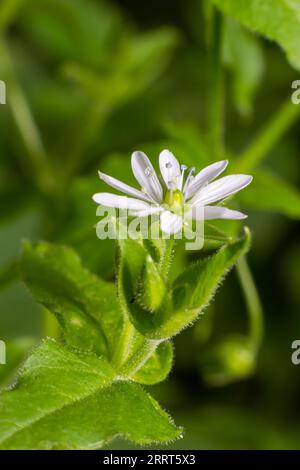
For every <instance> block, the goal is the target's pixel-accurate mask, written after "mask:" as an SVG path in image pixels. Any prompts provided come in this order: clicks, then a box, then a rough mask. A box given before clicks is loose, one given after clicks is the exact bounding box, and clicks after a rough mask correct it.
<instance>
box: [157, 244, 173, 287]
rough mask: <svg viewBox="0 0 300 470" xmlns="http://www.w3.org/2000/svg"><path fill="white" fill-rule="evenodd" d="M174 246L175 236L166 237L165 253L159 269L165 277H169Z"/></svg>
mask: <svg viewBox="0 0 300 470" xmlns="http://www.w3.org/2000/svg"><path fill="white" fill-rule="evenodd" d="M173 248H174V238H169V239H165V249H164V254H163V255H162V258H161V261H160V265H159V271H160V274H161V277H162V278H163V279H165V280H166V279H167V278H168V274H169V270H170V266H171V262H172V256H173Z"/></svg>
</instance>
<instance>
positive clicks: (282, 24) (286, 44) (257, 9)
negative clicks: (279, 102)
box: [211, 0, 300, 70]
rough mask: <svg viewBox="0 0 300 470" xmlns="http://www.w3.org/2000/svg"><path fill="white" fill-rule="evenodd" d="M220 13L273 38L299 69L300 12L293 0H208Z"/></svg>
mask: <svg viewBox="0 0 300 470" xmlns="http://www.w3.org/2000/svg"><path fill="white" fill-rule="evenodd" d="M211 1H212V2H213V3H214V5H216V6H217V7H218V8H219V9H220V10H221V11H222V12H223V13H225V14H227V15H230V16H232V17H233V18H235V19H236V20H238V21H240V22H241V23H242V25H244V26H246V27H247V28H249V29H251V30H252V31H254V32H256V33H260V34H262V35H263V36H265V37H266V38H268V39H271V40H273V41H276V42H277V43H278V44H279V45H280V46H281V47H282V49H283V50H284V51H285V52H286V54H287V57H288V59H289V60H290V62H291V64H292V65H293V66H294V67H295V68H296V69H298V70H300V50H299V42H300V14H299V5H298V2H296V1H293V0H239V1H238V2H237V1H236V0H211Z"/></svg>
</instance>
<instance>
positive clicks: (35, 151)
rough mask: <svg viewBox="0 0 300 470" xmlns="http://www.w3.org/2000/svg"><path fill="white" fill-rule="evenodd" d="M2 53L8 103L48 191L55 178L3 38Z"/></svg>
mask: <svg viewBox="0 0 300 470" xmlns="http://www.w3.org/2000/svg"><path fill="white" fill-rule="evenodd" d="M0 54H1V60H2V64H3V66H4V69H5V72H6V76H7V77H6V80H7V86H8V104H9V106H10V109H11V113H12V116H13V118H14V121H15V123H16V126H17V128H18V130H19V133H20V136H21V138H22V141H23V143H24V146H25V148H26V150H27V154H28V157H29V159H30V162H31V166H32V168H33V171H34V175H35V178H36V181H37V184H38V186H39V187H40V189H41V190H43V191H45V192H48V190H49V188H50V187H52V183H53V179H52V172H50V168H49V162H48V160H47V155H46V151H45V149H44V146H43V142H42V139H41V136H40V133H39V130H38V127H37V125H36V123H35V120H34V118H33V115H32V113H31V110H30V107H29V105H28V102H27V100H26V97H25V95H24V93H23V90H22V88H21V87H20V85H19V82H18V80H17V77H16V74H15V69H14V66H13V63H12V61H11V53H10V51H9V49H8V46H7V45H6V43H5V41H4V39H3V38H2V39H1V40H0ZM26 169H27V170H28V168H26Z"/></svg>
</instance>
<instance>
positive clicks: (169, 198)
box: [164, 189, 183, 212]
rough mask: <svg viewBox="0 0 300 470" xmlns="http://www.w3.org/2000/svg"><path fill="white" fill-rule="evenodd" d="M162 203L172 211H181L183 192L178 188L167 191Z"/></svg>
mask: <svg viewBox="0 0 300 470" xmlns="http://www.w3.org/2000/svg"><path fill="white" fill-rule="evenodd" d="M164 203H165V204H167V205H168V207H169V210H171V211H172V212H181V211H182V207H183V194H182V192H181V191H180V190H179V189H175V191H172V190H171V191H167V192H166V195H165V198H164Z"/></svg>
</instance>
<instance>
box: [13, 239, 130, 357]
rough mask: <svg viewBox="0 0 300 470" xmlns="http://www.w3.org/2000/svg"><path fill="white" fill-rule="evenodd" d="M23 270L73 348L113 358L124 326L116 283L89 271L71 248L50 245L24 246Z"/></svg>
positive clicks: (29, 285) (35, 292)
mask: <svg viewBox="0 0 300 470" xmlns="http://www.w3.org/2000/svg"><path fill="white" fill-rule="evenodd" d="M21 271H22V276H23V279H24V281H25V283H26V285H27V286H28V288H29V289H30V291H31V292H32V294H33V296H34V298H35V299H36V300H37V302H39V303H41V304H42V305H44V306H45V307H46V308H47V309H48V310H50V311H51V312H53V313H54V314H55V315H56V317H57V319H58V321H59V323H60V325H61V327H62V329H63V332H64V337H65V340H66V341H67V343H68V344H69V345H70V346H73V347H76V348H80V349H83V350H90V351H94V352H96V353H97V354H104V355H106V356H107V357H109V358H110V357H111V356H112V353H113V351H114V347H115V344H116V342H117V341H118V336H119V332H120V328H121V325H122V316H121V313H120V311H119V308H118V304H117V299H116V292H115V286H114V284H112V283H109V282H106V281H103V280H102V279H100V278H98V277H96V276H95V275H93V274H91V273H90V272H89V271H87V270H86V269H85V268H84V267H83V266H82V264H81V261H80V258H79V257H78V255H77V254H76V253H75V252H74V251H73V250H72V249H70V248H67V247H64V246H59V245H51V244H48V243H38V244H37V245H36V246H31V245H29V244H27V245H26V246H25V247H24V252H23V256H22V260H21Z"/></svg>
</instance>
